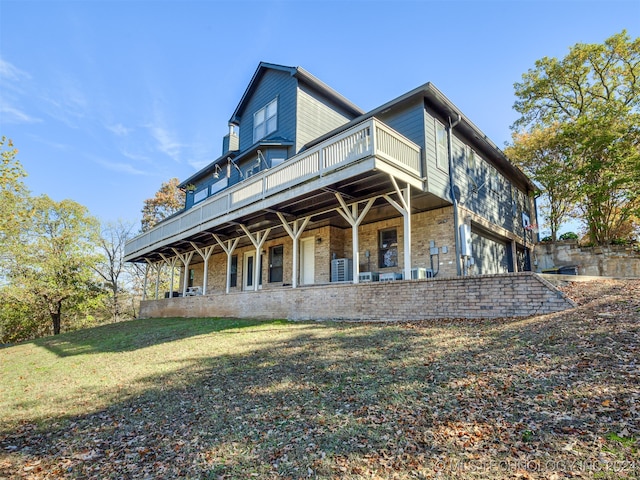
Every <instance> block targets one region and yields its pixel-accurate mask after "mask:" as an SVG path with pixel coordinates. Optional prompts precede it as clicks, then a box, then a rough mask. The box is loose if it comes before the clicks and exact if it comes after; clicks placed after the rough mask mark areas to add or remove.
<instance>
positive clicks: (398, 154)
mask: <svg viewBox="0 0 640 480" xmlns="http://www.w3.org/2000/svg"><path fill="white" fill-rule="evenodd" d="M374 155H375V156H376V157H379V158H381V159H384V160H386V161H388V162H390V163H393V164H394V165H396V166H401V167H402V168H403V169H405V170H407V171H408V172H409V173H412V174H413V175H415V176H417V177H420V176H421V169H420V147H419V146H417V145H416V144H414V143H413V142H411V141H410V140H408V139H407V138H405V137H403V136H402V135H400V134H399V133H398V132H395V131H394V130H392V129H390V128H389V127H387V126H386V125H384V124H382V123H380V122H379V121H377V120H375V119H370V120H367V121H365V122H363V123H360V124H358V125H355V126H354V127H351V128H350V129H348V130H346V131H344V132H342V133H341V134H339V135H336V136H335V137H331V138H330V139H328V140H326V141H325V142H323V143H321V144H319V145H317V146H315V147H313V148H311V149H309V150H306V151H304V152H302V153H301V154H299V155H296V156H295V157H292V158H290V159H289V160H287V161H285V162H284V163H282V164H281V165H278V166H277V167H274V168H272V169H269V170H264V171H262V172H261V173H259V174H257V175H254V176H252V177H250V178H248V179H246V180H244V181H242V182H240V183H238V184H236V185H233V186H231V187H229V188H227V189H225V190H223V191H221V192H219V193H217V194H215V195H212V196H211V197H209V198H208V199H207V200H205V201H203V202H200V203H199V204H198V205H196V206H193V207H192V208H190V209H189V210H187V211H185V212H183V213H181V214H179V215H177V216H176V217H174V218H172V219H170V220H167V221H166V222H162V223H160V224H159V225H157V226H156V227H155V228H153V229H152V230H150V231H149V232H146V233H143V234H141V235H139V236H137V237H136V238H134V239H132V240H131V241H129V242H127V244H126V246H125V256H128V255H131V254H133V253H135V252H138V251H140V250H142V249H144V248H146V247H149V246H151V245H153V244H155V243H158V242H160V241H163V240H165V239H168V238H170V237H172V236H174V235H177V234H179V233H181V232H184V231H186V230H190V229H192V228H194V227H197V226H198V225H200V224H202V223H204V222H208V221H210V220H214V219H215V218H218V217H221V216H223V215H226V214H228V213H230V212H232V211H233V210H235V209H237V208H239V207H241V206H244V205H247V204H249V203H252V202H255V201H258V200H261V199H263V198H265V197H267V196H269V195H273V194H274V193H277V192H279V191H282V190H285V189H287V188H290V187H292V186H294V185H298V184H300V183H303V182H305V181H307V180H309V179H312V178H315V177H319V176H322V175H325V174H326V173H328V172H330V171H332V170H335V169H336V168H339V167H341V166H343V165H346V164H349V163H351V162H355V161H358V160H361V159H364V158H367V157H371V156H374Z"/></svg>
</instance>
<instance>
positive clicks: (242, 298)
mask: <svg viewBox="0 0 640 480" xmlns="http://www.w3.org/2000/svg"><path fill="white" fill-rule="evenodd" d="M573 306H575V304H574V303H573V302H572V301H571V300H570V299H569V298H567V297H566V296H565V295H564V294H563V293H562V292H560V291H559V290H558V289H556V288H555V287H554V286H553V285H552V284H551V283H549V282H548V281H546V280H545V279H543V278H542V277H540V276H539V275H537V274H535V273H531V272H522V273H508V274H502V275H484V276H474V277H464V278H435V279H427V280H402V281H395V282H371V283H359V284H351V283H346V284H327V285H318V286H312V287H300V288H295V289H294V288H291V287H283V288H281V289H269V290H259V291H257V292H255V291H251V292H237V293H229V294H211V295H204V296H195V297H184V298H183V297H178V298H167V299H161V300H148V301H144V302H142V304H141V307H140V316H141V317H142V318H154V317H233V318H258V319H261V318H264V319H274V318H285V319H289V320H351V321H353V320H356V321H358V320H359V321H409V320H424V319H439V318H467V319H472V318H500V317H522V316H530V315H534V314H545V313H552V312H558V311H562V310H566V309H568V308H571V307H573Z"/></svg>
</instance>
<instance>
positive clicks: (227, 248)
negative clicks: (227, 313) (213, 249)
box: [212, 233, 240, 293]
mask: <svg viewBox="0 0 640 480" xmlns="http://www.w3.org/2000/svg"><path fill="white" fill-rule="evenodd" d="M212 235H213V238H215V239H216V242H218V245H220V246H221V247H222V250H224V253H226V254H227V289H226V292H227V293H229V290H230V289H231V257H232V256H233V251H234V250H235V249H236V247H237V246H238V242H239V241H240V237H238V238H236V239H234V240H233V241H232V240H227V244H226V245H225V244H224V243H223V242H222V240H220V237H218V235H216V234H215V233H212Z"/></svg>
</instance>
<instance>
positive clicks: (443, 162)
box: [435, 120, 449, 172]
mask: <svg viewBox="0 0 640 480" xmlns="http://www.w3.org/2000/svg"><path fill="white" fill-rule="evenodd" d="M435 130H436V166H437V167H438V168H439V169H440V170H443V171H445V172H446V171H447V170H448V168H449V155H448V150H449V141H448V138H447V129H446V128H445V126H444V125H443V124H442V123H440V122H438V121H437V120H436V125H435ZM441 132H442V135H443V137H442V138H443V139H444V144H442V143H441V137H440V133H441Z"/></svg>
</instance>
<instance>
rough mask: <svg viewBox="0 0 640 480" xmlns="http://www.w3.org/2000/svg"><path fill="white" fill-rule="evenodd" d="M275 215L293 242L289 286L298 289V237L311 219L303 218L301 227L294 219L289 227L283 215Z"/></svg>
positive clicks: (297, 220) (277, 213)
mask: <svg viewBox="0 0 640 480" xmlns="http://www.w3.org/2000/svg"><path fill="white" fill-rule="evenodd" d="M276 215H278V218H279V219H280V222H282V226H283V227H284V229H285V230H286V232H287V233H288V234H289V236H290V237H291V240H293V268H292V269H293V272H292V274H291V286H292V288H297V287H298V248H299V246H300V236H301V235H302V232H304V229H305V228H307V225H308V224H309V220H311V217H305V218H304V219H303V220H302V225H301V224H300V219H296V220H294V221H293V222H292V223H291V226H290V225H289V223H288V222H287V221H286V220H285V218H284V215H282V214H281V213H280V212H276Z"/></svg>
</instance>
